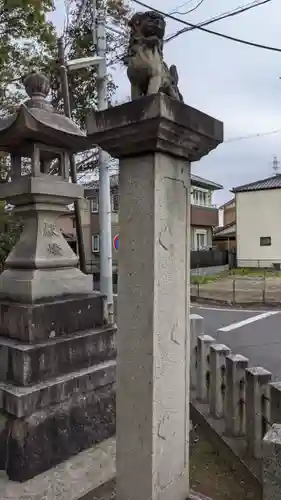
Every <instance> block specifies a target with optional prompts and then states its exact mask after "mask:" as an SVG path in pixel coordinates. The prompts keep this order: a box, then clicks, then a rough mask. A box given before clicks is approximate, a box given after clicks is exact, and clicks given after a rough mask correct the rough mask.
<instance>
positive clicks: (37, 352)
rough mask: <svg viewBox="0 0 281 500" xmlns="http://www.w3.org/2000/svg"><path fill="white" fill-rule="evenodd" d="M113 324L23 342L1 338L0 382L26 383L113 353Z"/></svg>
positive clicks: (73, 369) (99, 360)
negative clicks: (37, 342) (35, 341)
mask: <svg viewBox="0 0 281 500" xmlns="http://www.w3.org/2000/svg"><path fill="white" fill-rule="evenodd" d="M115 336H116V329H115V328H100V329H95V330H89V331H83V332H78V333H75V334H72V335H71V336H68V337H60V338H57V339H49V340H48V341H47V342H44V343H39V344H23V343H21V342H19V341H17V340H16V341H15V340H11V339H6V338H3V337H2V338H0V382H1V381H2V382H10V383H13V384H16V385H20V386H27V385H30V384H34V383H39V382H43V381H45V380H48V379H50V378H54V377H57V376H59V375H64V374H67V373H71V372H75V371H76V370H78V369H83V368H87V367H89V366H92V365H94V364H98V363H101V362H103V361H105V360H107V359H114V358H115V357H116V345H115Z"/></svg>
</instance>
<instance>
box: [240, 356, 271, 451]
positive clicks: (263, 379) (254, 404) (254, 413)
mask: <svg viewBox="0 0 281 500" xmlns="http://www.w3.org/2000/svg"><path fill="white" fill-rule="evenodd" d="M271 377H272V374H271V373H270V372H269V371H267V370H265V369H264V368H261V367H259V366H256V367H252V368H247V370H246V439H247V444H248V449H249V452H250V453H251V455H252V456H253V457H254V458H258V459H259V458H261V446H262V439H263V436H264V435H265V433H266V431H267V429H268V425H269V421H270V404H269V397H270V385H269V382H270V381H271Z"/></svg>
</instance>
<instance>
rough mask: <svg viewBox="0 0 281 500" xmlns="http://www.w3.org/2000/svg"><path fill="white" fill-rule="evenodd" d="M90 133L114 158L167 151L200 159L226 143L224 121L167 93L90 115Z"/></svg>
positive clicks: (196, 159) (173, 154)
mask: <svg viewBox="0 0 281 500" xmlns="http://www.w3.org/2000/svg"><path fill="white" fill-rule="evenodd" d="M87 130H88V136H89V137H90V138H92V141H93V144H98V145H99V146H100V147H101V148H102V149H104V150H105V151H107V152H108V153H110V154H111V156H113V157H114V158H120V159H122V158H127V157H131V156H140V155H144V154H147V153H156V152H160V153H166V154H170V155H172V156H175V157H180V158H183V159H186V160H188V161H190V162H192V161H198V160H200V158H202V157H203V156H205V155H207V154H208V153H209V152H210V151H212V150H213V149H215V148H216V147H217V146H218V145H219V144H220V143H222V142H223V123H222V122H220V121H219V120H216V119H215V118H213V117H211V116H209V115H206V114H205V113H202V112H201V111H199V110H197V109H194V108H192V107H191V106H188V105H186V104H183V103H182V102H179V101H177V100H175V99H171V98H170V97H168V96H166V95H164V94H154V95H150V96H146V97H143V98H140V99H136V100H134V101H131V102H127V103H125V104H122V105H121V106H116V107H113V108H109V109H106V110H104V111H98V112H96V111H92V112H91V113H90V114H89V115H88V118H87Z"/></svg>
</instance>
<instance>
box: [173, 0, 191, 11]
mask: <svg viewBox="0 0 281 500" xmlns="http://www.w3.org/2000/svg"><path fill="white" fill-rule="evenodd" d="M192 2H193V0H187V2H184V3H182V4H181V5H177V7H175V9H174V10H172V11H171V12H169V14H177V11H178V10H179V9H182V8H183V7H186V6H187V5H189V4H190V3H192Z"/></svg>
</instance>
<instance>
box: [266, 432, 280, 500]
mask: <svg viewBox="0 0 281 500" xmlns="http://www.w3.org/2000/svg"><path fill="white" fill-rule="evenodd" d="M262 468H263V472H262V480H263V484H262V486H263V496H262V498H263V500H279V498H281V425H280V424H274V425H273V426H272V427H271V428H270V429H269V431H268V432H267V434H266V435H265V437H264V440H263V443H262Z"/></svg>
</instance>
